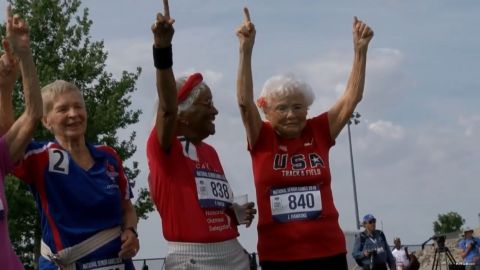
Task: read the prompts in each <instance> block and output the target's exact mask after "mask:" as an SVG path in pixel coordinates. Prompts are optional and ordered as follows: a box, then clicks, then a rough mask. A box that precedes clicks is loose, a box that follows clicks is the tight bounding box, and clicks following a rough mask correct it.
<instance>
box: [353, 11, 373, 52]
mask: <svg viewBox="0 0 480 270" xmlns="http://www.w3.org/2000/svg"><path fill="white" fill-rule="evenodd" d="M372 38H373V30H372V29H371V28H370V26H368V25H367V24H365V23H364V22H362V21H360V20H359V19H358V18H357V17H356V16H355V17H353V45H354V48H355V51H367V49H368V43H370V40H372Z"/></svg>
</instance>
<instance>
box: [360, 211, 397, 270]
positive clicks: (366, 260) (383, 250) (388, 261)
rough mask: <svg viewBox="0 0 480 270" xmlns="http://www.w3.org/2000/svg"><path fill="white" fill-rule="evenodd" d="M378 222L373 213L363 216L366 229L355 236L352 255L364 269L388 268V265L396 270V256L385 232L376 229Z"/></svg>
mask: <svg viewBox="0 0 480 270" xmlns="http://www.w3.org/2000/svg"><path fill="white" fill-rule="evenodd" d="M376 222H377V220H376V218H375V217H374V216H373V215H372V214H367V215H365V216H364V217H363V227H364V228H365V230H364V231H363V232H361V233H360V234H359V235H358V236H357V237H356V238H355V243H354V245H353V251H352V256H353V258H354V259H355V261H357V263H358V264H361V267H362V269H364V270H367V269H373V270H386V269H387V266H388V267H389V268H390V270H394V269H396V264H395V258H394V257H393V255H392V251H391V250H390V247H389V245H388V243H387V239H386V237H385V234H384V233H383V232H382V231H380V230H377V229H376V227H375V226H376Z"/></svg>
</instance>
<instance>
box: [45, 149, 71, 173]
mask: <svg viewBox="0 0 480 270" xmlns="http://www.w3.org/2000/svg"><path fill="white" fill-rule="evenodd" d="M68 168H69V160H68V153H67V151H65V150H61V149H56V148H49V149H48V171H50V172H55V173H62V174H68Z"/></svg>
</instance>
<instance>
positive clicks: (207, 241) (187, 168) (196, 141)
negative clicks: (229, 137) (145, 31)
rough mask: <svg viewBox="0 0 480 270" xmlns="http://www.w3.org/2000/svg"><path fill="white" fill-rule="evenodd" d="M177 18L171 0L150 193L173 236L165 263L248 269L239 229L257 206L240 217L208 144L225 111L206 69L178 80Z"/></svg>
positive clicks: (158, 31)
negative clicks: (217, 118)
mask: <svg viewBox="0 0 480 270" xmlns="http://www.w3.org/2000/svg"><path fill="white" fill-rule="evenodd" d="M173 22H174V20H173V19H171V18H170V12H169V8H168V2H167V0H164V13H163V14H160V13H159V14H158V15H157V20H156V22H155V23H154V25H153V26H152V32H153V35H154V47H153V56H154V65H155V67H156V82H157V84H156V85H157V94H158V101H159V102H158V108H157V115H156V121H155V127H154V128H153V129H152V131H151V133H150V136H149V138H148V141H147V159H148V166H149V169H150V175H149V188H150V195H151V197H152V200H153V201H154V202H155V205H156V207H157V210H158V212H159V213H160V216H161V219H162V229H163V235H164V237H165V239H166V240H167V241H168V254H167V257H166V262H165V268H166V269H167V270H175V269H209V270H221V269H229V270H248V269H250V262H249V256H248V254H247V253H246V252H245V251H244V249H243V247H242V246H241V245H240V243H239V242H238V240H237V237H238V235H239V233H238V229H237V226H238V223H246V224H247V227H248V226H250V224H251V222H252V220H253V217H254V214H255V213H256V210H255V209H254V208H253V207H254V203H253V202H250V203H247V204H245V205H244V209H245V212H246V215H245V218H244V220H237V218H236V216H235V213H234V211H233V210H232V208H231V206H232V201H233V193H232V190H231V188H230V185H229V184H228V181H227V179H226V177H225V174H224V172H223V168H222V165H221V163H220V160H219V158H218V154H217V152H216V151H215V149H214V148H213V147H212V146H210V145H209V144H206V143H204V142H203V140H204V139H205V138H207V137H208V136H210V135H213V134H214V133H215V125H214V123H213V122H214V120H215V116H216V115H217V114H218V111H217V109H216V108H215V106H214V105H213V97H212V92H211V90H210V88H209V87H208V86H207V85H206V84H205V82H203V77H202V75H201V74H200V73H195V74H192V75H190V76H187V77H182V78H180V79H178V80H177V82H175V78H174V75H173V71H172V65H173V60H172V45H171V42H172V38H173V33H174V29H173ZM177 89H178V91H177Z"/></svg>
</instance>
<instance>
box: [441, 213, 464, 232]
mask: <svg viewBox="0 0 480 270" xmlns="http://www.w3.org/2000/svg"><path fill="white" fill-rule="evenodd" d="M464 223H465V219H464V218H462V216H460V215H459V214H458V213H457V212H448V213H446V214H439V215H438V219H437V221H435V222H433V232H434V233H435V234H445V233H451V232H456V231H458V230H460V228H461V227H462V226H463V224H464Z"/></svg>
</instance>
